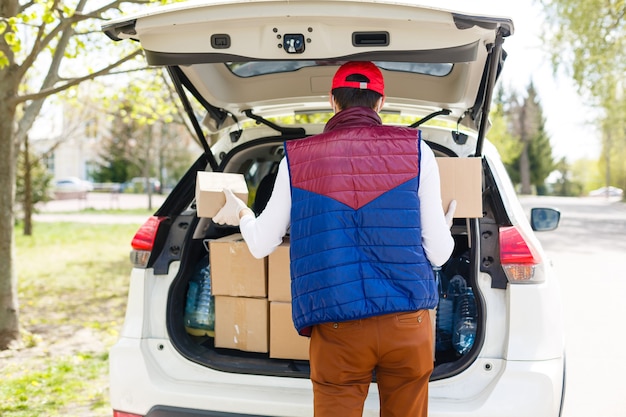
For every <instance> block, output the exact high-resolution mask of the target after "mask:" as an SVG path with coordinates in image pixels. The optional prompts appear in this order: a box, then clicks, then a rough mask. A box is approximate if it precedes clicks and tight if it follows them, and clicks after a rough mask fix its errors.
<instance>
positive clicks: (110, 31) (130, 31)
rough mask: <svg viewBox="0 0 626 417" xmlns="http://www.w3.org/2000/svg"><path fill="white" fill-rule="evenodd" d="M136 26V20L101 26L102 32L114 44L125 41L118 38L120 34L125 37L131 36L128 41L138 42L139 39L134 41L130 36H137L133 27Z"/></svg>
mask: <svg viewBox="0 0 626 417" xmlns="http://www.w3.org/2000/svg"><path fill="white" fill-rule="evenodd" d="M136 24H137V19H133V20H127V21H125V22H119V23H114V24H109V25H103V26H102V31H103V32H104V33H105V35H107V36H108V37H109V39H111V40H114V41H116V42H118V41H121V40H123V39H125V38H124V37H120V36H119V35H120V34H121V33H123V34H125V35H129V36H131V38H130V39H132V40H134V41H139V39H135V38H133V37H132V36H135V35H136V34H137V31H136V30H135V25H136Z"/></svg>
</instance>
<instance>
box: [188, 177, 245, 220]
mask: <svg viewBox="0 0 626 417" xmlns="http://www.w3.org/2000/svg"><path fill="white" fill-rule="evenodd" d="M226 188H229V189H230V190H231V191H232V192H233V194H235V195H236V196H237V197H239V198H240V199H241V200H243V201H244V202H245V203H246V204H247V203H248V186H247V185H246V180H245V179H244V177H243V175H242V174H230V173H224V172H205V171H200V172H198V176H197V178H196V210H197V215H198V217H213V216H215V215H216V214H217V212H218V211H219V210H220V209H221V208H222V207H223V206H224V204H225V203H226V197H225V196H224V189H226Z"/></svg>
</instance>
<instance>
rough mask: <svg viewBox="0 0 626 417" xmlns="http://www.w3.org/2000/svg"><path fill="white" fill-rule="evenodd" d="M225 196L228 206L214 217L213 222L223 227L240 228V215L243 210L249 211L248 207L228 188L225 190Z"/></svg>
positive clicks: (225, 205)
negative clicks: (225, 225)
mask: <svg viewBox="0 0 626 417" xmlns="http://www.w3.org/2000/svg"><path fill="white" fill-rule="evenodd" d="M224 195H225V196H226V204H224V207H222V208H221V209H220V211H218V212H217V214H216V215H215V217H213V222H214V223H217V224H222V225H224V224H227V225H230V226H239V213H241V210H244V209H247V208H248V206H247V205H246V203H244V202H243V201H241V199H239V198H238V197H237V196H235V194H233V192H232V191H231V190H230V189H228V188H226V189H224Z"/></svg>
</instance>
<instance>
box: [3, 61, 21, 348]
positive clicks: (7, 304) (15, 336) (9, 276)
mask: <svg viewBox="0 0 626 417" xmlns="http://www.w3.org/2000/svg"><path fill="white" fill-rule="evenodd" d="M14 78H15V68H14V66H7V67H4V68H3V69H0V350H4V349H7V348H9V347H10V346H12V345H13V344H15V343H18V342H19V340H20V327H19V311H18V302H17V274H16V271H15V242H14V236H13V227H14V219H15V213H14V211H13V207H14V203H15V169H16V159H17V158H16V152H17V149H16V146H15V143H14V141H13V134H14V126H15V124H14V117H15V111H16V106H15V101H14V100H15V96H16V95H17V86H18V85H19V83H18V82H16V80H15V79H14Z"/></svg>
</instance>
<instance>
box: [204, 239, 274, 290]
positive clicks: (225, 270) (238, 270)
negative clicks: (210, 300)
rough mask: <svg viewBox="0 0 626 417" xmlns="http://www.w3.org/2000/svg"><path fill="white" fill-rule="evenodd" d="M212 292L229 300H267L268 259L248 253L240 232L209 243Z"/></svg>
mask: <svg viewBox="0 0 626 417" xmlns="http://www.w3.org/2000/svg"><path fill="white" fill-rule="evenodd" d="M209 257H210V260H211V293H212V294H213V295H229V296H231V297H259V298H265V297H267V258H263V259H257V258H255V257H254V256H252V254H251V253H250V250H249V249H248V245H247V244H246V242H245V241H244V240H243V238H242V237H241V234H240V233H236V234H233V235H229V236H225V237H222V238H219V239H215V240H211V241H209Z"/></svg>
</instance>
